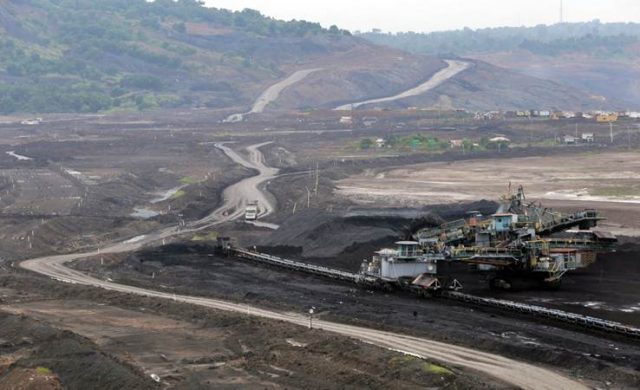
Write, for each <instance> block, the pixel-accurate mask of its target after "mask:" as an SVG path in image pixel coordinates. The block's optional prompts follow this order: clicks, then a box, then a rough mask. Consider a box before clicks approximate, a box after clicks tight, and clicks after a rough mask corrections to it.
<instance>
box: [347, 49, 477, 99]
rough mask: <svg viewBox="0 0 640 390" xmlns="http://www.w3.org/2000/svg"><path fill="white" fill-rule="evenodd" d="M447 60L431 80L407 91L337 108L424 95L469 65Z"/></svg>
mask: <svg viewBox="0 0 640 390" xmlns="http://www.w3.org/2000/svg"><path fill="white" fill-rule="evenodd" d="M445 62H446V63H447V67H446V68H444V69H442V70H440V71H438V72H436V74H434V75H433V76H432V77H431V78H430V79H429V80H427V81H426V82H425V83H422V84H420V85H418V86H417V87H415V88H411V89H409V90H407V91H404V92H402V93H399V94H397V95H394V96H389V97H384V98H378V99H371V100H365V101H362V102H357V103H349V104H344V105H342V106H340V107H337V108H336V109H335V110H343V111H344V110H352V109H354V108H358V107H360V106H364V105H367V104H375V103H387V102H392V101H395V100H400V99H405V98H408V97H412V96H418V95H422V94H424V93H426V92H429V91H430V90H432V89H434V88H436V87H437V86H439V85H440V84H442V83H444V82H445V81H447V80H449V79H450V78H452V77H454V76H455V75H457V74H458V73H460V72H462V71H463V70H465V69H467V68H468V67H469V63H467V62H464V61H458V60H445Z"/></svg>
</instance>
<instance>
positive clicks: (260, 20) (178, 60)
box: [0, 0, 442, 113]
mask: <svg viewBox="0 0 640 390" xmlns="http://www.w3.org/2000/svg"><path fill="white" fill-rule="evenodd" d="M398 53H399V51H398V50H393V49H383V48H379V47H377V46H374V45H372V44H369V43H367V42H366V41H364V40H362V39H359V38H354V37H351V36H350V34H349V33H348V32H346V31H342V30H339V29H337V28H336V27H332V28H331V29H322V28H321V27H320V26H319V25H318V24H313V23H308V22H281V21H277V20H273V19H270V18H266V17H264V16H262V15H260V14H259V13H258V12H256V11H251V10H245V11H243V12H230V11H226V10H217V9H209V8H204V7H202V6H200V5H199V4H198V3H197V2H195V1H192V0H181V1H179V2H174V1H172V0H159V1H155V2H153V3H147V2H146V1H144V0H131V1H129V0H104V1H99V2H95V1H93V0H11V1H8V2H5V4H3V5H2V6H1V7H0V111H1V112H2V113H11V112H16V111H17V112H20V111H27V112H64V111H76V112H95V111H100V110H109V109H123V108H129V109H148V108H154V107H209V108H215V107H232V106H236V105H243V106H246V105H249V104H250V103H251V102H252V101H253V99H255V98H256V97H257V95H258V94H259V93H260V91H261V90H262V89H264V88H266V87H267V86H268V85H270V84H272V83H274V82H276V81H277V80H279V79H281V78H283V77H285V76H286V75H287V74H289V73H290V72H292V71H293V70H295V69H299V68H304V67H306V66H307V65H309V66H313V67H324V66H327V67H334V66H335V65H336V64H340V65H342V70H341V71H340V72H337V73H335V74H333V77H337V78H340V79H342V80H346V81H347V84H348V88H346V90H348V91H349V92H348V93H346V94H345V93H343V92H342V91H343V90H345V88H343V87H342V86H340V88H339V89H340V91H336V94H335V95H336V96H344V97H345V98H351V97H353V98H357V97H358V96H364V95H367V94H370V93H376V92H379V90H380V89H381V88H382V89H384V88H403V87H405V86H409V85H412V84H413V83H414V82H417V81H418V80H419V79H420V78H422V77H424V73H430V72H433V71H435V70H436V69H438V68H439V67H441V66H442V63H441V61H439V60H437V59H434V58H431V59H427V58H418V57H416V56H405V57H406V58H405V59H406V60H405V61H403V62H402V63H397V62H396V61H395V58H397V57H398V56H399V54H398ZM369 56H375V57H376V58H377V60H375V61H370V60H368V58H369ZM391 68H393V69H394V71H393V72H389V73H390V74H386V73H385V72H381V73H378V74H376V75H375V79H376V80H377V82H376V84H375V85H370V84H369V83H367V82H366V80H365V81H362V80H361V79H362V78H364V79H366V78H367V77H369V78H374V76H368V73H369V72H374V73H376V72H380V71H381V70H382V71H386V70H390V69H391ZM345 72H346V74H345ZM352 72H353V73H355V74H358V75H359V76H354V77H353V79H352V80H350V77H349V74H350V73H352ZM324 92H325V93H326V94H327V96H332V95H333V94H332V88H331V87H328V88H326V89H325V90H324ZM317 100H318V99H317V97H314V103H315V101H317ZM297 103H298V104H301V105H304V104H305V99H304V98H303V99H302V101H299V102H297Z"/></svg>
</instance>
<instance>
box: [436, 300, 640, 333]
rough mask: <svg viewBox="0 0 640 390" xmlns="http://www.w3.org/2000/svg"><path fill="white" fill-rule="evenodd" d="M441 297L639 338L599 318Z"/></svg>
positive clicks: (629, 329)
mask: <svg viewBox="0 0 640 390" xmlns="http://www.w3.org/2000/svg"><path fill="white" fill-rule="evenodd" d="M441 296H443V297H445V298H449V299H454V300H456V301H462V302H469V303H474V304H476V305H480V306H489V307H495V308H498V309H503V310H508V311H513V312H519V313H525V314H532V315H535V316H537V317H544V318H551V319H554V320H558V321H561V322H565V323H569V324H574V325H579V326H582V327H586V328H591V329H597V330H601V331H606V332H611V333H617V334H622V335H625V336H632V337H636V338H640V329H638V328H634V327H631V326H627V325H624V324H621V323H619V322H615V321H607V320H603V319H601V318H595V317H590V316H585V315H582V314H576V313H570V312H566V311H562V310H557V309H549V308H546V307H542V306H537V305H529V304H526V303H520V302H514V301H508V300H504V299H494V298H483V297H478V296H475V295H469V294H464V293H461V292H457V291H444V292H443V293H442V294H441Z"/></svg>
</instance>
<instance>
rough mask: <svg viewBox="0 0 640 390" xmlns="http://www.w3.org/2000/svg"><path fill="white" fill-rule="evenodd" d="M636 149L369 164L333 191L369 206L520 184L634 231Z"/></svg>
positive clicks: (639, 217) (617, 229)
mask: <svg viewBox="0 0 640 390" xmlns="http://www.w3.org/2000/svg"><path fill="white" fill-rule="evenodd" d="M639 180H640V153H638V152H615V153H589V154H580V155H568V156H554V157H527V158H515V159H486V160H470V161H453V162H442V163H427V164H419V165H413V166H407V167H401V168H393V169H371V170H367V171H365V172H364V173H362V174H359V175H354V176H351V177H349V178H347V179H345V180H341V181H338V182H337V184H336V186H337V189H336V193H337V194H338V195H340V196H343V197H346V198H348V199H351V200H353V201H356V202H358V203H361V204H367V205H369V206H407V205H412V206H416V205H425V204H427V205H428V204H446V203H453V202H470V201H475V200H480V199H487V200H497V199H499V198H500V196H502V195H504V194H505V193H506V192H507V190H508V185H509V183H512V189H513V190H515V188H516V186H518V185H523V186H524V188H525V192H526V194H527V197H528V198H529V199H531V200H536V201H538V200H539V201H541V202H542V203H543V204H544V205H549V206H555V207H560V208H567V207H570V206H571V207H579V208H587V207H591V208H597V209H599V210H601V211H602V212H603V213H604V214H605V215H607V216H608V217H609V221H607V222H606V223H604V224H603V225H602V226H604V227H607V228H608V230H611V231H613V232H614V233H616V234H622V235H633V236H637V235H639V234H640V184H639V183H640V181H639Z"/></svg>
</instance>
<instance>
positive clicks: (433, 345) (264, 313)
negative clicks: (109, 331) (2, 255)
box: [20, 144, 588, 389]
mask: <svg viewBox="0 0 640 390" xmlns="http://www.w3.org/2000/svg"><path fill="white" fill-rule="evenodd" d="M262 145H264V144H260V145H253V146H252V147H249V148H248V151H249V154H250V160H249V161H248V160H245V159H244V158H242V157H241V156H240V155H238V154H237V153H236V152H234V151H233V150H231V149H229V148H228V147H226V146H224V145H221V144H220V145H216V146H217V147H218V148H220V149H222V150H223V151H224V152H225V153H226V154H227V155H228V156H229V157H230V158H231V159H233V160H234V161H236V162H238V163H239V164H242V165H243V166H246V167H251V168H254V169H257V170H258V171H259V172H260V173H259V174H258V175H257V176H254V177H251V178H249V179H245V180H242V181H240V182H239V183H236V184H234V185H233V186H231V187H229V188H228V191H225V194H226V195H227V196H225V198H224V199H225V200H224V204H223V206H222V207H220V208H219V209H217V210H216V211H214V212H213V213H212V214H211V215H210V216H208V217H205V218H204V219H202V220H200V221H197V222H195V223H193V224H192V225H190V227H189V228H186V229H180V228H179V227H169V228H165V229H162V230H160V231H158V232H156V233H152V234H149V235H146V236H139V237H135V238H132V239H129V240H127V241H123V242H119V243H114V244H112V245H110V246H108V247H106V248H103V249H102V250H96V251H92V252H86V253H74V254H69V255H59V256H46V257H41V258H36V259H31V260H25V261H23V262H22V263H21V264H20V266H21V267H22V268H24V269H27V270H30V271H33V272H37V273H40V274H42V275H46V276H49V277H51V278H53V279H56V280H59V281H61V282H66V283H73V284H81V285H86V286H94V287H99V288H104V289H107V290H111V291H118V292H123V293H129V294H137V295H142V296H149V297H156V298H162V299H171V300H174V301H177V302H183V303H189V304H193V305H199V306H203V307H207V308H212V309H216V310H225V311H232V312H237V313H244V314H247V315H252V316H258V317H263V318H268V319H272V320H279V321H286V322H289V323H293V324H296V325H300V326H308V324H309V319H308V318H307V317H306V316H303V315H300V314H296V313H286V312H278V311H273V310H264V309H260V308H258V307H254V306H248V305H240V304H236V303H232V302H226V301H223V300H218V299H211V298H202V297H193V296H187V295H175V294H170V293H165V292H159V291H153V290H148V289H143V288H138V287H132V286H126V285H121V284H117V283H113V282H109V281H102V280H99V279H96V278H93V277H90V276H88V275H85V274H83V273H81V272H79V271H76V270H73V269H70V268H67V267H66V266H65V263H68V262H70V261H73V260H77V259H81V258H88V257H94V256H99V255H100V254H101V253H102V254H105V253H122V252H129V251H134V250H138V249H140V248H142V247H143V246H144V245H147V244H151V243H153V242H157V241H159V240H162V239H164V238H169V237H172V236H175V235H178V234H182V233H185V232H190V231H197V230H200V229H203V228H205V227H209V226H214V225H217V224H220V223H223V222H228V221H231V220H233V219H235V218H238V216H239V215H241V213H239V212H238V211H237V210H236V209H237V204H238V199H237V198H234V197H233V196H236V195H237V196H240V197H241V198H244V199H251V198H252V197H255V196H254V195H256V192H260V189H259V185H260V184H261V183H263V182H264V180H268V178H269V177H272V175H275V174H276V173H277V171H276V170H274V169H273V168H269V167H267V166H266V165H265V164H264V162H263V156H262V154H261V153H260V151H259V150H258V148H259V147H260V146H262ZM241 183H243V184H241ZM231 188H233V190H232V189H231ZM244 191H248V193H246V192H244ZM263 197H264V198H263V199H264V201H265V204H267V205H268V207H270V208H268V211H265V212H264V213H271V212H273V205H272V204H270V203H269V202H268V200H266V199H268V196H267V195H264V194H263ZM225 211H229V212H227V213H226V215H225ZM216 218H220V219H216ZM314 327H315V328H318V329H323V330H326V331H329V332H334V333H338V334H341V335H345V336H349V337H352V338H354V339H358V340H361V341H363V342H366V343H370V344H374V345H377V346H380V347H383V348H388V349H391V350H396V351H401V352H403V353H407V354H411V355H414V356H418V357H421V358H424V359H433V360H437V361H441V362H444V363H446V364H450V365H453V366H458V367H464V368H469V369H473V370H477V371H480V372H483V373H486V374H489V375H491V376H494V377H496V378H498V379H500V380H503V381H505V382H507V383H510V384H513V385H515V386H517V387H520V388H523V389H559V388H561V389H587V388H588V387H586V386H584V385H583V384H581V383H579V382H577V381H574V380H572V379H569V378H567V377H564V376H562V375H560V374H558V373H555V372H553V371H551V370H547V369H544V368H539V367H536V366H533V365H530V364H525V363H521V362H518V361H515V360H511V359H507V358H504V357H502V356H499V355H495V354H490V353H484V352H480V351H476V350H473V349H469V348H463V347H458V346H455V345H450V344H445V343H440V342H436V341H431V340H428V339H424V338H417V337H411V336H405V335H402V334H397V333H391V332H383V331H378V330H373V329H367V328H363V327H357V326H351V325H344V324H340V323H335V322H329V321H324V320H319V319H316V320H314Z"/></svg>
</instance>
